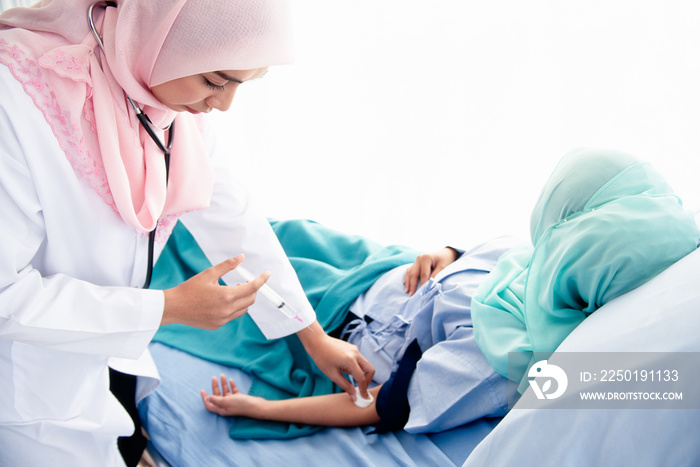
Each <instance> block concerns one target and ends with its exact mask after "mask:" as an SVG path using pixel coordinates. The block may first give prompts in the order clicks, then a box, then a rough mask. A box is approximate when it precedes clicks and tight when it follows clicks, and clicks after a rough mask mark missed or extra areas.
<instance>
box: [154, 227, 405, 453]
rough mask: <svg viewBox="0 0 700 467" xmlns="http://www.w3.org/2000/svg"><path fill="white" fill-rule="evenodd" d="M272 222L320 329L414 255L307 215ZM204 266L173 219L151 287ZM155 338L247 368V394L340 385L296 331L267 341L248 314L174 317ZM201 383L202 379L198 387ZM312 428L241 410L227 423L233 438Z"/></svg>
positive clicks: (307, 391)
mask: <svg viewBox="0 0 700 467" xmlns="http://www.w3.org/2000/svg"><path fill="white" fill-rule="evenodd" d="M270 224H271V225H272V228H273V230H274V232H275V234H276V235H277V237H278V238H279V240H280V243H281V244H282V247H283V248H284V251H285V253H286V254H287V256H288V257H289V260H290V261H291V263H292V266H293V267H294V269H295V270H296V272H297V275H298V276H299V280H300V282H301V285H302V287H303V289H304V292H305V293H306V295H307V297H308V299H309V301H310V303H311V305H312V306H313V307H314V309H315V310H316V316H317V319H318V321H319V323H320V324H321V326H323V328H324V329H325V330H326V331H331V330H333V329H335V328H337V327H338V326H340V325H341V324H342V322H343V321H344V319H345V316H346V314H347V311H348V308H349V306H350V304H351V303H352V301H353V300H354V299H355V298H357V296H359V295H360V294H361V293H362V292H364V291H365V290H366V289H367V288H369V286H371V285H372V284H373V283H374V281H375V280H376V279H377V278H378V277H379V276H381V275H382V274H383V273H385V272H386V271H388V270H390V269H393V268H394V267H396V266H400V265H402V264H407V263H411V262H413V261H414V260H415V258H416V252H415V251H413V250H411V249H409V248H406V247H401V246H383V245H380V244H377V243H375V242H372V241H370V240H367V239H365V238H363V237H360V236H355V235H347V234H342V233H339V232H336V231H334V230H331V229H328V228H326V227H324V226H322V225H321V224H318V223H316V222H313V221H308V220H290V221H270ZM210 266H211V263H210V262H209V261H208V260H207V258H206V257H205V255H204V253H203V252H202V251H201V249H200V248H199V246H198V245H197V242H196V241H195V239H194V238H193V237H192V235H191V234H190V233H189V232H188V231H187V229H186V228H185V227H184V225H182V224H181V223H178V224H177V226H176V227H175V229H174V230H173V233H172V236H171V238H170V240H169V241H168V243H167V245H166V247H165V249H164V251H163V253H162V254H161V256H160V258H159V259H158V262H157V264H156V266H155V268H154V271H153V281H152V284H151V288H153V289H167V288H171V287H174V286H176V285H178V284H180V283H181V282H183V281H185V280H187V279H188V278H190V277H192V276H193V275H195V274H197V273H198V272H200V271H202V270H204V269H206V268H208V267H210ZM153 340H154V341H156V342H161V343H163V344H167V345H169V346H171V347H175V348H177V349H180V350H183V351H185V352H188V353H190V354H193V355H195V356H197V357H200V358H203V359H206V360H211V361H213V362H217V363H221V364H225V365H229V366H232V367H236V368H240V369H242V370H244V371H246V372H249V373H251V374H253V375H254V376H255V379H254V383H253V386H252V387H251V389H250V393H251V394H254V395H257V396H261V397H264V398H266V399H287V398H291V397H305V396H312V395H320V394H328V393H331V392H334V391H338V390H339V389H338V388H337V387H335V386H334V384H333V383H332V382H331V380H330V379H328V378H327V377H326V376H325V375H324V374H323V373H322V372H321V371H320V370H319V369H318V368H317V367H316V365H315V364H314V363H313V361H312V360H311V359H310V358H309V357H308V355H307V353H306V351H305V350H304V348H303V346H302V345H301V343H300V341H299V339H298V338H297V337H296V335H292V336H288V337H285V338H282V339H276V340H267V339H266V338H265V337H264V336H263V334H262V333H261V332H260V330H259V329H258V327H257V326H256V325H255V323H254V322H253V320H252V319H251V318H250V316H248V315H245V316H243V317H241V318H238V319H236V320H234V321H232V322H230V323H228V324H227V325H225V326H223V327H221V328H220V329H218V330H216V331H207V330H203V329H197V328H192V327H189V326H185V325H178V324H174V325H167V326H162V327H161V328H160V330H159V331H158V332H157V333H156V335H155V337H154V338H153ZM212 376H214V375H212ZM206 384H207V382H206V381H202V385H203V386H204V385H206ZM193 397H194V396H193ZM318 430H320V428H319V427H312V426H306V425H293V424H287V423H278V422H262V421H258V420H250V419H246V418H242V417H241V418H239V419H238V420H237V421H236V423H234V424H233V427H232V429H231V437H232V438H238V439H252V438H257V439H270V438H278V439H282V438H292V437H297V436H303V435H307V434H311V433H314V432H316V431H318Z"/></svg>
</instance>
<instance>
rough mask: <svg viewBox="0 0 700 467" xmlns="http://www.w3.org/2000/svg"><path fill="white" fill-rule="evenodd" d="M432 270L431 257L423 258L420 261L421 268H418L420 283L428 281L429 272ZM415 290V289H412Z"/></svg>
mask: <svg viewBox="0 0 700 467" xmlns="http://www.w3.org/2000/svg"><path fill="white" fill-rule="evenodd" d="M432 270H433V261H432V259H430V258H428V259H427V260H425V259H424V260H423V261H422V262H421V268H420V283H421V284H425V283H426V282H428V279H430V273H431V272H432ZM414 292H415V290H414Z"/></svg>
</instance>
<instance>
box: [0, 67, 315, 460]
mask: <svg viewBox="0 0 700 467" xmlns="http://www.w3.org/2000/svg"><path fill="white" fill-rule="evenodd" d="M51 131H52V130H51V128H50V127H49V125H48V124H47V122H46V120H45V119H44V117H43V115H42V114H41V112H40V111H39V110H38V109H37V107H36V106H35V105H34V104H33V102H32V100H31V98H30V97H29V96H28V95H27V94H25V93H24V91H23V89H22V87H21V85H20V83H19V82H18V81H16V80H15V79H14V77H13V76H12V75H11V73H10V71H9V69H8V68H7V67H5V66H2V65H0V381H1V383H0V465H35V464H36V465H46V463H47V462H50V463H51V465H71V466H81V465H86V466H96V465H100V466H107V465H121V463H122V461H121V458H120V457H119V454H118V452H117V449H116V437H117V436H123V435H129V434H130V433H131V432H132V431H133V424H132V422H131V420H130V419H129V417H128V415H127V414H126V412H125V411H124V410H123V408H122V407H121V405H119V403H118V402H117V401H116V399H115V398H114V397H113V396H112V395H111V393H110V392H109V381H108V379H109V377H108V363H109V365H110V366H112V367H113V368H115V369H118V370H120V371H124V372H130V373H132V374H136V375H139V376H143V377H150V378H151V379H150V380H149V379H143V378H140V379H139V383H140V384H139V388H140V392H141V394H140V396H143V395H145V393H147V392H148V391H150V390H152V389H154V388H155V386H156V385H157V381H158V379H157V378H158V374H157V370H156V369H155V366H154V365H153V362H152V361H151V359H150V355H149V353H148V350H147V346H148V343H149V342H150V340H151V338H152V336H153V334H154V333H155V332H156V330H157V328H158V325H159V323H160V320H161V316H162V312H163V293H162V292H161V291H157V290H143V289H141V288H140V287H141V285H142V284H143V282H144V280H145V274H146V262H147V261H146V259H147V249H148V247H147V236H145V235H142V234H138V233H136V232H135V231H134V230H132V229H131V228H129V227H128V226H126V224H124V223H123V222H122V221H121V219H120V217H119V216H118V215H117V214H116V213H115V212H114V211H113V210H112V209H111V208H110V207H109V206H108V205H107V204H106V203H105V202H104V201H103V200H102V198H100V196H99V195H98V194H97V192H96V191H95V190H93V189H92V188H91V187H90V186H89V185H88V183H87V182H86V181H85V180H83V179H82V178H80V177H79V176H78V175H77V174H76V172H75V171H74V170H73V168H72V167H71V165H70V163H69V162H68V160H67V158H66V156H65V153H64V152H63V151H62V150H61V149H60V147H59V145H58V143H57V140H56V139H55V138H54V137H53V135H52V133H51ZM214 159H215V158H214ZM216 173H217V184H216V187H215V190H214V196H213V199H212V205H211V207H210V208H208V209H206V210H202V211H197V212H191V213H187V214H185V215H183V216H182V217H181V220H182V221H183V223H184V224H185V225H186V226H187V227H188V229H189V230H190V232H191V233H192V234H193V235H194V237H195V238H196V239H197V241H198V243H199V244H200V245H201V246H202V247H203V250H204V252H205V253H206V254H207V256H208V258H209V259H210V261H211V262H212V264H217V263H218V262H220V261H222V260H224V259H226V258H229V257H232V256H235V255H236V254H238V253H245V254H246V259H245V265H246V267H247V269H249V270H251V271H253V272H254V273H257V274H260V273H262V272H264V271H267V270H269V271H271V272H272V273H273V274H272V277H271V278H270V280H269V282H268V283H269V284H270V285H272V287H273V288H275V289H277V291H278V292H279V293H280V294H281V295H282V296H284V297H285V298H286V299H287V300H288V301H289V302H290V303H292V304H293V306H294V307H295V308H296V309H297V310H299V311H300V313H301V317H302V321H303V323H298V322H297V321H295V320H290V319H287V318H286V317H284V315H282V314H281V313H279V311H277V310H276V309H275V308H274V307H272V306H271V305H269V304H268V303H267V302H266V301H265V300H258V303H256V304H255V305H254V306H253V307H251V309H250V315H251V316H252V317H253V319H254V320H255V321H256V323H257V324H258V326H259V327H260V328H261V330H262V331H263V332H264V334H265V335H266V336H267V337H268V338H276V337H280V336H283V335H288V334H291V333H294V332H296V331H298V330H299V329H301V328H302V327H304V326H307V325H309V324H310V323H311V322H313V320H314V319H315V316H314V313H313V310H312V309H311V306H310V305H309V304H308V301H307V300H306V298H305V296H304V294H303V291H302V289H301V287H300V285H299V283H298V280H297V279H296V275H295V274H294V271H293V269H292V267H291V265H290V264H289V262H288V260H287V259H286V256H285V255H284V252H283V250H282V249H281V247H280V245H279V243H278V242H277V239H276V237H275V236H274V234H273V232H272V230H271V228H270V226H269V224H268V223H267V221H266V219H265V218H264V217H263V216H260V215H257V214H256V213H255V211H254V210H253V209H252V208H251V206H250V203H249V202H248V201H247V200H246V198H245V196H244V193H243V191H242V190H241V189H240V188H239V186H237V185H236V184H235V183H232V180H231V179H230V178H228V177H227V176H226V173H225V171H224V170H221V169H220V168H217V169H216ZM162 246H163V245H162V244H157V245H156V254H159V253H160V251H161V249H162ZM231 274H235V273H229V275H227V276H225V277H224V280H226V281H227V283H231V284H236V283H238V282H242V280H241V279H239V278H238V277H237V275H233V276H232V275H231ZM144 381H145V382H146V383H147V384H141V383H143V382H144ZM149 381H150V382H151V384H149V383H148V382H149ZM154 382H155V384H152V383H154ZM205 383H206V382H205V381H203V382H202V384H205Z"/></svg>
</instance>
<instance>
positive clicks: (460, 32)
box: [214, 0, 700, 250]
mask: <svg viewBox="0 0 700 467" xmlns="http://www.w3.org/2000/svg"><path fill="white" fill-rule="evenodd" d="M293 5H294V13H295V14H294V16H295V17H294V20H295V34H296V61H295V63H294V64H293V65H287V66H279V67H273V68H272V69H271V70H270V72H269V73H268V74H267V76H265V78H263V79H261V80H257V81H255V82H251V83H246V84H244V85H243V86H241V88H240V89H239V91H238V94H237V96H236V99H235V100H234V103H233V106H232V108H231V110H229V111H228V112H227V113H224V114H218V115H215V116H214V119H215V122H216V124H217V126H218V127H219V129H220V138H224V139H225V142H226V144H228V145H229V147H230V161H231V164H232V167H233V168H234V169H235V171H236V173H237V175H238V177H239V178H242V179H243V180H244V182H245V183H246V184H247V185H248V186H249V188H250V190H251V191H252V192H253V194H254V196H256V197H257V199H258V202H259V203H261V204H262V206H263V207H264V210H265V214H267V215H268V216H270V217H277V218H310V219H313V220H316V221H319V222H321V223H324V224H326V225H328V226H330V227H333V228H336V229H339V230H342V231H344V232H348V233H356V234H361V235H364V236H367V237H369V238H372V239H374V240H377V241H379V242H381V243H385V244H389V243H398V244H404V245H409V246H413V247H415V248H418V249H421V250H433V249H436V248H439V247H441V246H443V245H445V244H450V245H454V246H460V247H465V248H468V247H470V246H473V245H474V244H475V243H476V242H479V241H482V240H485V239H488V238H490V237H492V236H495V235H500V234H504V233H508V234H516V235H520V236H523V237H526V236H527V234H528V232H529V225H528V222H529V216H530V210H531V207H532V206H533V204H534V202H535V200H536V198H537V195H538V193H539V190H540V187H541V186H542V184H543V183H544V181H545V180H546V178H547V177H548V176H549V174H550V173H551V171H552V170H553V169H554V166H555V164H556V162H557V161H558V160H559V158H560V157H561V156H562V155H563V154H565V153H566V152H568V151H569V150H571V149H574V148H576V147H580V146H590V147H599V148H609V149H617V150H622V151H626V152H629V153H632V154H635V155H637V156H638V157H641V158H644V159H647V160H650V161H652V162H653V163H654V164H655V165H656V167H657V168H658V169H659V170H660V172H661V173H662V174H664V176H665V177H666V178H667V180H668V181H669V182H670V183H671V185H672V186H673V187H674V188H675V189H676V191H677V192H678V193H679V194H680V195H681V196H682V197H683V199H684V200H685V205H686V206H688V207H690V208H693V209H697V208H700V189H699V188H698V183H697V180H698V175H699V174H700V137H699V135H700V110H699V109H700V2H697V1H694V0H693V1H690V0H689V1H673V0H663V1H662V0H658V1H646V0H641V1H640V0H624V1H623V0H601V1H592V0H585V1H583V0H577V1H566V0H503V1H498V0H488V1H486V0H480V1H473V0H449V1H448V0H436V1H433V2H427V1H421V2H418V1H414V0H372V1H369V0H353V1H328V0H293Z"/></svg>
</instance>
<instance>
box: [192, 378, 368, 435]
mask: <svg viewBox="0 0 700 467" xmlns="http://www.w3.org/2000/svg"><path fill="white" fill-rule="evenodd" d="M380 387H381V386H379V387H376V388H372V389H370V390H369V392H370V393H371V394H372V396H373V397H374V398H375V399H376V397H377V393H378V392H379V389H380ZM212 393H213V394H212V395H208V394H207V392H206V391H204V390H202V391H201V395H202V401H203V402H204V406H205V407H206V409H207V410H209V411H210V412H213V413H215V414H218V415H221V416H236V415H240V416H245V417H250V418H256V419H258V420H275V421H280V422H289V423H305V424H308V425H323V426H343V427H350V426H363V425H373V424H375V423H377V422H378V421H379V415H377V411H376V409H375V402H372V404H371V405H370V406H369V407H366V408H360V407H357V406H356V405H355V404H354V402H353V401H352V400H351V399H350V396H348V395H347V394H346V393H336V394H327V395H323V396H313V397H299V398H294V399H285V400H277V401H275V400H266V399H263V398H262V397H256V396H251V395H248V394H243V393H241V392H239V391H238V388H236V385H235V384H234V382H233V380H231V379H229V380H228V381H227V378H226V376H225V375H221V390H220V389H219V381H218V379H217V378H216V377H213V378H212Z"/></svg>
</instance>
